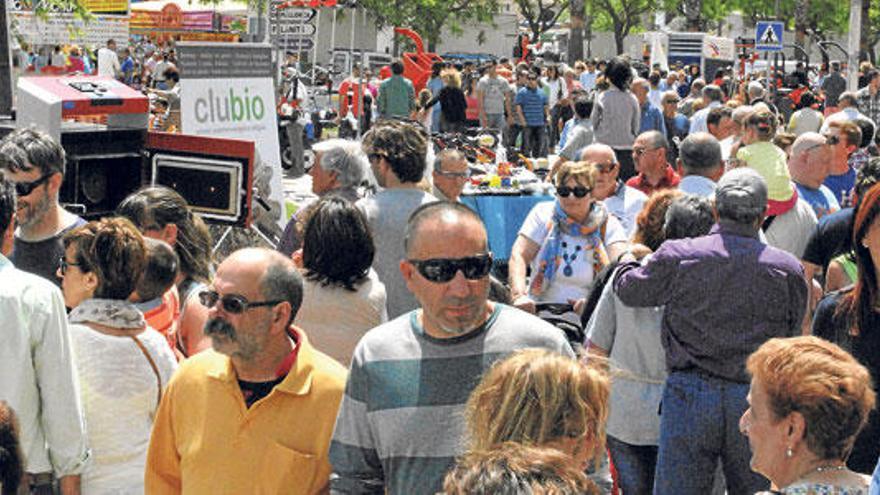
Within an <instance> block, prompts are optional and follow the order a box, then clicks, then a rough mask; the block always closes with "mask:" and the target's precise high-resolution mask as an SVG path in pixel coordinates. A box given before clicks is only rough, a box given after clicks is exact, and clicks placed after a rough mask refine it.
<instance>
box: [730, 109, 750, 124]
mask: <svg viewBox="0 0 880 495" xmlns="http://www.w3.org/2000/svg"><path fill="white" fill-rule="evenodd" d="M754 111H755V108H754V107H752V106H751V105H740V106H738V107H736V108H734V109H733V113H731V115H730V118H732V119H733V121H734V122H736V124H737V125H738V126H740V127H742V126H744V125H745V124H746V119H747V118H749V115H751V114H752V112H754Z"/></svg>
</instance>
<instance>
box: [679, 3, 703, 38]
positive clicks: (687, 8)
mask: <svg viewBox="0 0 880 495" xmlns="http://www.w3.org/2000/svg"><path fill="white" fill-rule="evenodd" d="M702 11H703V0H684V14H685V18H686V21H687V22H686V26H687V30H688V31H693V32H700V31H704V29H703V20H702V19H703V16H702Z"/></svg>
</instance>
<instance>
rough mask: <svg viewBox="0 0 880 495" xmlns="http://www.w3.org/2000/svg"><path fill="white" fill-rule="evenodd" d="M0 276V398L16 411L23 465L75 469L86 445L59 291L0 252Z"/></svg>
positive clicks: (60, 472) (59, 472)
mask: <svg viewBox="0 0 880 495" xmlns="http://www.w3.org/2000/svg"><path fill="white" fill-rule="evenodd" d="M0 280H2V281H3V283H2V284H0V315H2V321H3V324H2V325H0V340H2V345H0V400H5V401H6V402H7V403H9V405H10V407H12V409H14V410H15V413H16V415H17V416H18V422H19V426H20V429H19V432H20V441H21V450H22V453H23V454H24V456H25V459H27V463H26V464H25V471H27V472H29V473H44V472H49V471H54V472H55V474H56V476H65V475H71V474H79V473H81V472H82V471H83V468H84V467H85V463H86V460H87V459H88V457H89V451H88V448H87V446H86V430H85V421H84V419H83V409H82V405H81V404H80V399H79V397H80V396H79V380H78V378H77V375H76V371H75V369H74V358H73V352H72V350H71V341H70V332H69V329H68V325H67V313H66V312H65V309H64V300H63V298H62V297H61V291H60V290H59V289H58V288H57V287H56V286H55V285H54V284H52V283H51V282H49V281H48V280H45V279H43V278H42V277H38V276H36V275H32V274H30V273H25V272H23V271H21V270H18V269H17V268H15V267H14V266H12V263H11V262H10V261H9V260H8V259H7V258H6V257H4V256H3V255H0ZM50 459H51V460H50ZM53 468H54V469H53Z"/></svg>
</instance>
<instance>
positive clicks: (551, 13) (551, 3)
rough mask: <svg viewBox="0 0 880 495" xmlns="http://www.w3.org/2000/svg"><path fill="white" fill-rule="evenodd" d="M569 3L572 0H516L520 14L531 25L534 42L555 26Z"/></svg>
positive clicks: (530, 37) (530, 29) (531, 38)
mask: <svg viewBox="0 0 880 495" xmlns="http://www.w3.org/2000/svg"><path fill="white" fill-rule="evenodd" d="M569 3H570V0H516V6H517V7H518V8H519V13H520V15H521V16H523V18H524V19H525V21H526V23H527V24H528V25H529V32H530V33H531V34H530V35H529V39H530V40H532V42H535V41H538V40H539V39H541V35H542V34H544V33H546V32H547V31H549V30H550V29H551V28H552V27H553V26H555V25H556V22H557V21H558V20H559V16H561V15H562V13H563V12H565V11H566V10H568V7H569ZM581 3H583V1H581ZM581 11H583V9H581ZM569 45H570V43H569Z"/></svg>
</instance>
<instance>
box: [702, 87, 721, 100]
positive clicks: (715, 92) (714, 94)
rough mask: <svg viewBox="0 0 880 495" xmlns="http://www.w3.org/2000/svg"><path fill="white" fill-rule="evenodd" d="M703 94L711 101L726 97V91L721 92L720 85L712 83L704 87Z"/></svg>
mask: <svg viewBox="0 0 880 495" xmlns="http://www.w3.org/2000/svg"><path fill="white" fill-rule="evenodd" d="M703 96H705V97H706V98H709V100H711V101H721V100H722V99H723V98H724V93H722V92H721V88H719V87H718V86H716V85H714V84H710V85H708V86H706V87H704V88H703Z"/></svg>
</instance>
